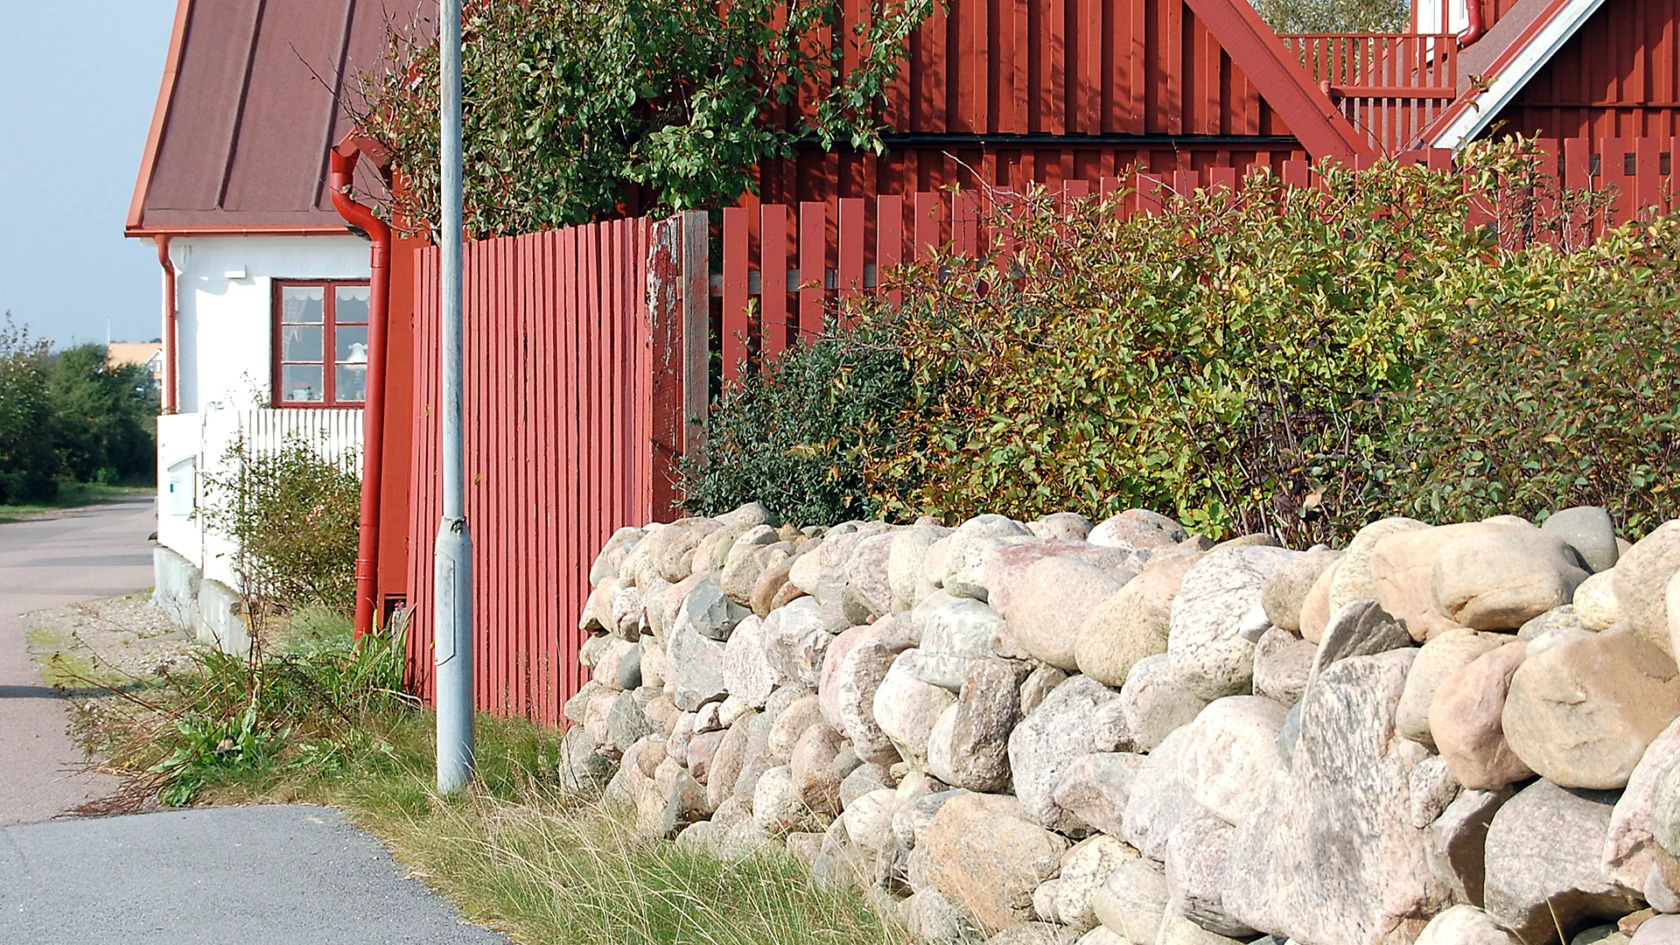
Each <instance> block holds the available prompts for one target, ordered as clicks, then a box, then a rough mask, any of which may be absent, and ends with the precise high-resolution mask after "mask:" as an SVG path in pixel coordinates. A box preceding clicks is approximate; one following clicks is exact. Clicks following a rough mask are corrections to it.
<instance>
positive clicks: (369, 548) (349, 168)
mask: <svg viewBox="0 0 1680 945" xmlns="http://www.w3.org/2000/svg"><path fill="white" fill-rule="evenodd" d="M363 144H364V142H362V141H360V140H357V139H355V138H354V136H351V137H346V138H345V139H344V140H343V141H341V142H339V144H338V146H337V147H335V148H333V150H332V167H331V175H330V177H329V180H328V187H330V188H331V189H332V202H333V209H335V210H337V211H338V215H339V216H341V217H343V218H344V219H345V221H346V222H348V223H349V224H350V225H351V226H354V227H357V228H359V229H361V230H362V231H363V232H365V233H367V235H368V237H369V238H370V239H371V240H372V241H373V249H372V265H371V266H370V267H369V276H368V295H369V299H368V364H367V401H366V402H365V403H364V404H363V408H364V409H363V411H362V518H361V528H360V534H359V536H358V538H357V541H356V637H357V639H360V638H361V637H362V635H363V634H365V633H367V632H369V631H371V630H372V629H373V619H374V603H375V602H374V591H375V586H374V584H375V581H374V579H375V572H376V570H377V564H378V562H377V558H378V554H379V498H380V492H381V485H382V481H381V479H380V476H381V473H382V467H383V466H384V458H385V457H384V450H383V449H382V446H383V444H384V442H385V322H386V320H387V318H388V316H389V314H390V289H391V270H390V266H389V259H390V255H391V228H390V227H389V226H387V225H386V224H385V221H383V220H381V219H379V217H378V216H376V215H375V214H374V212H373V208H371V207H368V206H365V205H363V204H359V203H356V202H355V201H354V200H351V199H350V185H351V183H352V181H353V180H354V178H355V174H356V162H357V161H358V160H359V159H360V158H361V155H362V146H363Z"/></svg>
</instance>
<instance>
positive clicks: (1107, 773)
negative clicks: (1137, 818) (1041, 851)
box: [1052, 751, 1146, 837]
mask: <svg viewBox="0 0 1680 945" xmlns="http://www.w3.org/2000/svg"><path fill="white" fill-rule="evenodd" d="M1145 757H1146V756H1145V755H1141V754H1137V753H1134V752H1126V751H1116V752H1092V753H1091V754H1089V755H1081V756H1079V757H1078V758H1075V759H1074V761H1073V764H1071V765H1069V766H1068V769H1067V771H1066V772H1065V773H1064V774H1063V775H1062V780H1061V783H1059V784H1057V785H1056V791H1055V793H1054V794H1053V795H1052V799H1053V800H1054V801H1055V803H1056V806H1057V807H1060V808H1061V809H1062V810H1065V811H1068V812H1069V813H1071V814H1073V815H1074V816H1075V817H1077V818H1079V819H1080V820H1081V821H1084V822H1085V823H1087V824H1090V825H1091V826H1092V827H1093V828H1095V829H1096V830H1099V831H1101V832H1103V833H1106V834H1109V835H1111V836H1116V837H1118V836H1124V831H1125V828H1124V826H1123V818H1124V817H1125V813H1126V802H1127V800H1128V799H1129V798H1130V797H1131V791H1132V782H1133V781H1134V780H1135V779H1136V778H1137V773H1138V771H1139V770H1140V769H1141V768H1142V767H1143V761H1144V758H1145Z"/></svg>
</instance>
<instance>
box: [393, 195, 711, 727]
mask: <svg viewBox="0 0 1680 945" xmlns="http://www.w3.org/2000/svg"><path fill="white" fill-rule="evenodd" d="M661 238H666V239H667V242H668V238H667V237H666V236H665V234H664V233H663V232H659V231H658V228H656V226H655V225H654V224H653V223H652V221H649V220H621V221H617V222H612V223H602V224H595V225H590V226H582V227H575V228H572V229H567V230H561V231H556V232H550V233H542V234H537V235H532V236H521V237H513V238H507V239H498V240H487V241H483V242H476V243H471V244H469V245H468V247H467V252H466V260H465V262H466V269H465V274H464V275H465V278H464V284H465V308H464V322H465V327H466V338H465V343H466V348H465V364H466V365H467V370H466V377H465V405H464V406H465V414H466V420H467V422H466V429H465V451H466V476H467V496H466V498H467V518H468V521H469V523H471V527H472V532H473V534H472V537H473V573H474V587H475V593H474V598H473V623H474V639H475V641H476V642H475V650H474V653H475V659H476V660H477V663H476V667H477V674H476V692H475V700H476V704H477V705H478V707H479V709H480V710H482V711H492V712H497V713H501V714H506V715H525V716H529V717H531V718H533V719H536V720H538V721H541V722H545V723H549V724H558V723H559V721H560V718H561V716H560V708H561V706H562V704H563V703H564V701H565V700H566V698H568V697H569V696H570V695H571V694H573V693H575V692H576V691H577V687H578V686H579V685H581V684H582V678H581V675H580V674H581V672H582V670H581V669H580V667H579V666H578V661H577V656H578V645H579V644H580V643H581V638H582V634H580V633H578V632H577V629H576V627H577V618H578V614H579V613H580V612H581V610H582V609H583V604H584V600H585V598H586V597H587V594H588V590H589V586H588V572H589V565H590V562H592V561H593V560H594V556H595V553H596V551H597V550H598V549H599V548H600V547H601V545H602V544H603V543H604V542H605V541H606V539H607V538H608V536H610V535H611V534H612V532H613V530H614V529H616V528H618V527H620V526H622V525H626V524H637V525H639V524H642V523H644V522H648V521H651V520H653V519H654V518H655V517H656V516H659V517H663V516H664V515H665V514H666V513H667V511H668V509H669V507H670V505H671V502H672V496H673V493H672V482H671V478H670V463H671V460H672V458H673V457H674V456H675V455H676V453H677V452H679V451H680V450H681V448H682V444H681V443H680V438H681V435H682V434H681V431H680V430H679V429H678V427H677V424H676V420H677V418H678V416H679V413H680V409H681V407H680V405H681V403H682V394H681V391H680V390H677V389H675V388H674V387H673V386H672V385H673V383H674V382H675V381H676V380H677V379H679V378H680V370H678V369H677V368H676V367H675V366H673V364H672V363H671V358H672V357H673V355H674V354H676V353H677V352H679V351H680V348H681V326H680V325H679V324H674V323H673V322H672V320H671V319H672V317H673V316H674V315H677V314H680V313H678V312H677V310H676V309H674V308H673V307H672V306H671V305H670V304H668V301H667V304H660V303H659V299H660V297H661V296H660V290H661V289H663V288H668V287H664V286H661V285H660V283H659V281H658V279H657V277H654V276H652V275H650V274H651V273H652V272H654V270H655V269H657V268H659V267H660V265H661V262H660V258H659V254H658V253H655V252H653V251H654V250H655V249H656V248H658V247H659V246H661V245H664V244H660V243H659V242H658V240H660V239H661ZM438 262H439V259H438V253H437V250H436V249H425V250H421V251H419V253H418V259H417V265H416V267H415V296H416V302H417V304H416V312H415V348H414V350H415V351H416V353H417V356H418V361H417V363H416V364H415V373H414V376H415V400H414V402H415V421H414V422H415V430H414V434H415V436H414V450H415V456H416V462H415V464H414V467H413V470H414V471H413V475H412V479H411V490H412V491H411V496H412V502H411V505H410V520H409V522H408V534H409V588H410V595H409V603H410V605H411V622H410V625H409V637H408V660H409V662H408V672H409V679H410V682H411V684H412V687H413V689H414V691H416V692H417V693H418V694H420V695H421V696H422V697H424V698H426V699H428V700H429V699H430V698H431V696H432V692H433V688H432V687H433V677H432V633H433V628H432V627H433V625H432V619H431V602H432V589H433V581H432V548H433V544H434V541H435V538H434V536H435V534H436V532H437V527H438V521H439V515H440V512H441V508H440V494H439V490H440V481H439V469H438V464H437V461H436V457H437V456H438V450H439V435H440V429H439V421H438V410H437V404H438V397H439V380H438V378H439V369H438V362H437V356H438V349H439V339H438ZM664 268H665V269H666V270H670V269H672V266H671V265H670V262H669V260H667V261H666V263H665V264H664ZM650 287H651V288H653V289H655V290H656V291H655V293H654V296H653V299H654V301H655V304H654V305H653V306H652V307H650V305H649V301H650V295H649V289H650Z"/></svg>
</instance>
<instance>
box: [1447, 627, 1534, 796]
mask: <svg viewBox="0 0 1680 945" xmlns="http://www.w3.org/2000/svg"><path fill="white" fill-rule="evenodd" d="M1527 654H1528V644H1526V643H1524V642H1522V641H1521V640H1513V641H1511V642H1510V643H1507V644H1505V645H1504V646H1501V647H1498V648H1497V649H1493V650H1490V651H1488V652H1486V653H1483V654H1482V655H1481V656H1478V657H1476V659H1475V660H1473V661H1471V663H1470V665H1468V666H1466V667H1464V668H1463V669H1461V670H1459V671H1458V672H1456V673H1454V674H1452V675H1451V676H1449V677H1448V678H1447V679H1446V681H1445V682H1443V683H1441V685H1440V687H1439V688H1438V689H1436V691H1435V698H1434V700H1433V701H1432V702H1430V704H1429V730H1430V734H1431V735H1432V736H1433V738H1434V740H1435V746H1436V748H1437V749H1438V750H1439V751H1440V753H1441V757H1442V759H1444V760H1445V761H1446V763H1447V767H1448V768H1450V769H1452V773H1453V776H1454V777H1456V778H1457V779H1458V780H1459V783H1461V784H1463V785H1464V786H1465V787H1467V788H1470V789H1472V790H1477V791H1495V790H1498V789H1499V788H1502V787H1504V786H1505V785H1507V784H1511V783H1514V782H1516V781H1521V780H1523V779H1525V778H1528V777H1529V776H1531V775H1532V774H1534V771H1533V769H1532V768H1530V767H1529V765H1528V764H1527V763H1526V761H1525V760H1524V759H1523V758H1522V757H1521V756H1520V755H1519V754H1518V753H1517V752H1516V751H1514V750H1513V749H1514V746H1513V745H1511V743H1510V741H1509V740H1508V739H1507V738H1506V732H1505V725H1504V717H1505V710H1506V709H1507V708H1508V706H1509V701H1508V700H1509V690H1510V687H1511V680H1512V678H1513V677H1514V676H1515V675H1516V674H1517V673H1519V672H1521V667H1522V665H1523V663H1524V662H1525V661H1526V659H1527Z"/></svg>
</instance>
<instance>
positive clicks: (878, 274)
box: [875, 195, 904, 303]
mask: <svg viewBox="0 0 1680 945" xmlns="http://www.w3.org/2000/svg"><path fill="white" fill-rule="evenodd" d="M903 260H904V198H903V197H899V196H896V195H895V196H885V195H883V196H881V197H877V198H876V200H875V288H876V291H880V290H881V289H882V288H883V287H884V286H886V285H887V283H888V282H890V281H891V280H892V279H893V275H894V270H896V269H897V268H898V264H899V263H900V262H903ZM889 295H890V298H891V299H892V301H893V302H894V303H897V302H898V300H899V299H900V298H902V297H903V293H902V292H899V291H897V290H893V291H892V292H890V293H889Z"/></svg>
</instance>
